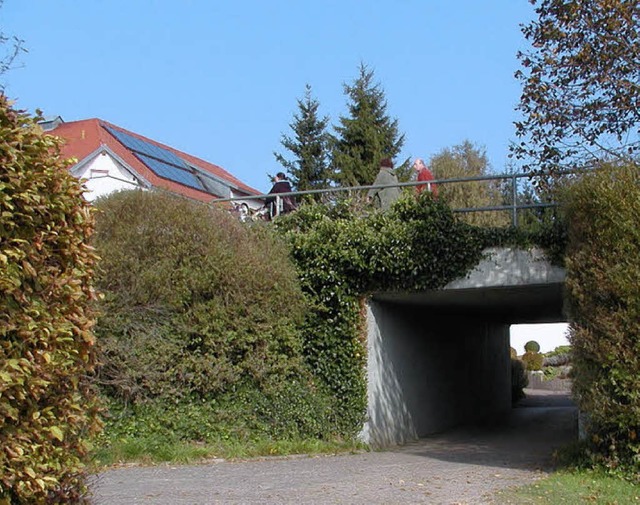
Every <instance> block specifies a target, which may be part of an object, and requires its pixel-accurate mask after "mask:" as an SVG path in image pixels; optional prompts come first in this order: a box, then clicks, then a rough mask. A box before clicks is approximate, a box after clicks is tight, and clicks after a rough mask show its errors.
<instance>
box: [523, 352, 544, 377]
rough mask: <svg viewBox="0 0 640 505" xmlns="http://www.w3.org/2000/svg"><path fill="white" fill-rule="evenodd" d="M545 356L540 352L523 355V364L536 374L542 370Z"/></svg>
mask: <svg viewBox="0 0 640 505" xmlns="http://www.w3.org/2000/svg"><path fill="white" fill-rule="evenodd" d="M543 360H544V356H543V355H542V354H540V353H539V352H531V351H527V352H525V353H524V354H523V355H522V362H523V363H524V366H525V368H526V369H527V370H528V371H530V372H536V371H538V370H542V362H543Z"/></svg>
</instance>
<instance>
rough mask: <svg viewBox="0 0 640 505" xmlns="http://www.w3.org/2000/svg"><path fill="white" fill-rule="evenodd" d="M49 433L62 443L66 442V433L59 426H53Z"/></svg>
mask: <svg viewBox="0 0 640 505" xmlns="http://www.w3.org/2000/svg"><path fill="white" fill-rule="evenodd" d="M49 432H50V433H51V434H52V435H53V438H56V439H58V440H59V441H60V442H62V441H63V440H64V433H62V430H61V429H60V428H59V427H58V426H51V427H50V428H49Z"/></svg>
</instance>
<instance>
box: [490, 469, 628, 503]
mask: <svg viewBox="0 0 640 505" xmlns="http://www.w3.org/2000/svg"><path fill="white" fill-rule="evenodd" d="M494 501H495V503H499V504H504V505H508V504H513V505H557V504H563V503H564V504H567V505H573V504H579V503H600V504H609V505H614V504H617V505H623V504H629V505H630V504H633V503H639V502H640V489H638V486H637V485H635V484H633V483H631V482H628V481H626V480H624V479H619V478H617V477H615V476H611V475H608V474H606V473H603V472H601V471H593V470H580V471H578V470H575V471H566V470H561V471H559V472H557V473H555V474H553V475H551V476H550V477H547V478H545V479H541V480H539V481H537V482H535V483H534V484H531V485H529V486H524V487H519V488H514V489H508V490H505V491H502V492H499V493H497V494H496V495H495V497H494Z"/></svg>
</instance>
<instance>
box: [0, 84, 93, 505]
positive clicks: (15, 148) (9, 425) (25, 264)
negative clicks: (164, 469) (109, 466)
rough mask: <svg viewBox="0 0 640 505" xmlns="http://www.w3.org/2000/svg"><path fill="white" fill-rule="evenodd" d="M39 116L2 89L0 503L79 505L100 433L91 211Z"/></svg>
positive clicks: (0, 188) (82, 499) (82, 497)
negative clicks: (92, 379) (94, 376)
mask: <svg viewBox="0 0 640 505" xmlns="http://www.w3.org/2000/svg"><path fill="white" fill-rule="evenodd" d="M36 121H37V118H32V117H29V116H28V115H26V114H23V113H20V112H18V111H16V110H15V109H13V108H12V107H11V105H10V104H9V103H8V102H7V100H6V98H5V97H3V96H1V95H0V138H1V139H2V142H0V167H1V169H0V230H1V237H2V240H1V241H0V290H1V291H2V295H1V296H0V313H1V314H2V316H1V318H0V503H13V504H23V503H24V504H26V503H80V502H84V500H85V498H84V493H85V486H84V475H83V474H84V470H83V468H84V467H83V460H84V459H85V456H86V455H87V451H88V438H89V437H90V436H91V434H92V433H94V432H95V431H97V430H98V429H99V424H98V421H97V407H96V403H95V400H94V394H93V393H92V390H91V388H90V385H89V383H88V381H87V379H86V376H87V374H88V373H90V372H91V371H92V370H93V367H94V364H95V352H94V347H93V345H94V337H93V334H92V331H91V330H92V325H93V322H94V320H93V315H92V312H91V310H89V305H90V303H91V302H92V300H93V299H94V298H95V295H94V292H93V290H92V285H91V284H92V273H93V267H94V262H95V260H96V257H95V255H94V253H93V250H92V249H91V248H90V247H89V245H88V241H89V237H90V235H91V232H92V226H93V217H92V212H91V211H90V208H89V205H88V204H87V203H86V202H85V201H84V199H83V197H82V188H81V186H80V184H79V183H78V181H77V180H76V179H75V178H73V177H72V176H71V175H70V174H69V172H68V164H67V163H65V162H63V161H61V160H60V159H59V158H58V154H57V153H58V143H57V141H56V140H55V139H53V138H52V137H50V136H45V135H43V134H42V131H41V130H40V128H39V127H38V126H37V123H36Z"/></svg>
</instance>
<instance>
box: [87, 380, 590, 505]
mask: <svg viewBox="0 0 640 505" xmlns="http://www.w3.org/2000/svg"><path fill="white" fill-rule="evenodd" d="M568 401H569V400H568V397H567V396H566V395H565V396H564V397H562V395H561V394H558V393H549V392H542V393H541V394H538V392H529V396H528V398H527V400H526V401H525V402H523V403H522V404H521V406H520V407H518V408H514V409H513V410H512V412H511V416H509V419H507V420H506V421H505V422H504V423H501V424H499V425H493V426H485V427H478V428H465V429H459V430H454V431H451V432H447V433H443V434H440V435H435V436H432V437H428V438H425V439H422V440H420V441H418V442H416V443H414V444H410V445H407V446H404V447H400V448H396V449H393V450H389V451H384V452H367V453H360V454H346V455H337V456H318V457H291V458H269V459H261V460H251V461H242V462H219V463H209V464H202V465H192V466H166V465H163V466H157V467H134V468H121V469H114V470H109V471H106V472H103V473H102V474H100V475H97V476H95V477H94V478H93V481H92V483H91V489H92V490H93V492H94V503H95V504H96V505H130V504H139V503H141V504H148V505H206V504H254V503H260V504H336V503H348V504H363V505H364V504H390V503H425V504H449V505H453V504H457V505H462V504H474V505H476V504H489V503H493V501H492V496H493V495H494V493H495V492H497V491H498V490H501V489H504V488H507V487H512V486H517V485H523V484H528V483H531V482H532V481H534V480H536V479H538V478H540V477H541V476H543V475H544V471H546V470H548V469H550V468H551V462H552V457H551V456H552V453H553V451H554V450H555V449H556V448H558V447H559V446H561V445H563V444H565V443H568V442H570V441H571V440H574V439H575V437H576V432H577V430H576V424H577V423H576V409H575V407H573V406H572V405H571V404H570V402H569V403H567V402H568Z"/></svg>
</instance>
